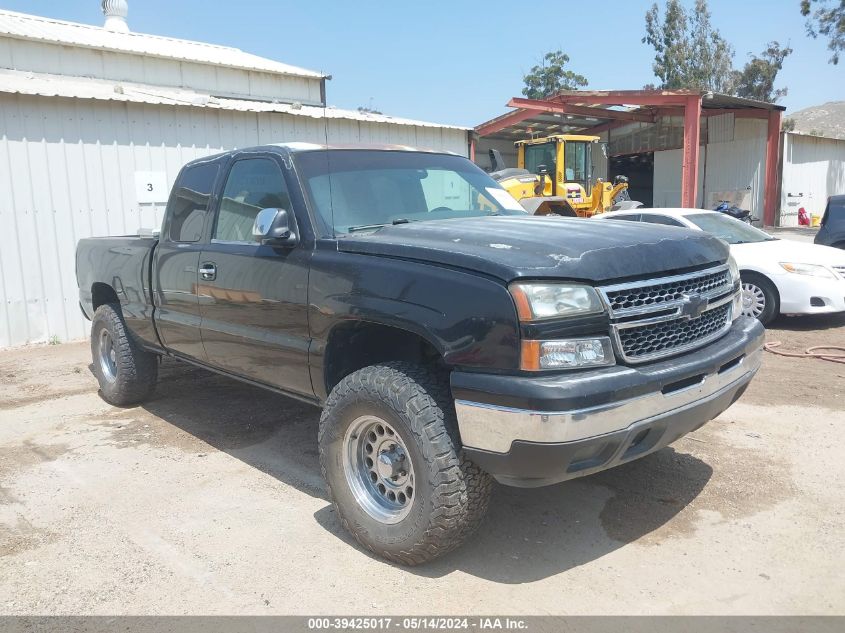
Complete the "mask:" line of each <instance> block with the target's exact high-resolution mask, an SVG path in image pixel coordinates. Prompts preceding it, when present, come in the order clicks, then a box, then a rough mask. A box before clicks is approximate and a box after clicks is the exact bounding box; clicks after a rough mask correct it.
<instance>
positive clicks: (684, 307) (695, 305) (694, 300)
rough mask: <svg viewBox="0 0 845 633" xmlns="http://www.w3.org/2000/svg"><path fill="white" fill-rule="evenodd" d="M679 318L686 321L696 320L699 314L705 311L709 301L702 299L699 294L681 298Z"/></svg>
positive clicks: (686, 295)
mask: <svg viewBox="0 0 845 633" xmlns="http://www.w3.org/2000/svg"><path fill="white" fill-rule="evenodd" d="M681 301H682V303H681V316H683V317H685V318H687V319H697V318H698V317H700V316H701V313H702V312H704V311H705V310H706V309H707V306H708V304H709V303H710V300H709V299H708V298H707V297H702V296H701V295H699V294H694V295H688V294H685V295H683V296H682V297H681Z"/></svg>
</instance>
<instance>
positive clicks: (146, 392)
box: [91, 304, 158, 406]
mask: <svg viewBox="0 0 845 633" xmlns="http://www.w3.org/2000/svg"><path fill="white" fill-rule="evenodd" d="M91 356H92V359H93V361H94V375H95V376H96V377H97V381H98V382H99V383H100V393H102V394H103V399H104V400H105V401H106V402H108V403H109V404H114V405H117V406H126V405H130V404H137V403H138V402H141V401H143V400H145V399H146V398H148V397H149V396H150V394H151V393H152V392H153V389H154V388H155V384H156V380H158V356H157V355H156V354H152V353H150V352H146V351H144V350H143V349H141V347H140V346H139V345H138V344H137V343H136V342H135V341H134V340H133V339H132V337H131V336H130V334H129V332H128V331H127V329H126V324H125V323H124V322H123V316H122V314H121V312H120V306H119V305H117V304H105V305H101V306H100V307H99V308H97V311H96V312H95V313H94V319H93V320H92V323H91Z"/></svg>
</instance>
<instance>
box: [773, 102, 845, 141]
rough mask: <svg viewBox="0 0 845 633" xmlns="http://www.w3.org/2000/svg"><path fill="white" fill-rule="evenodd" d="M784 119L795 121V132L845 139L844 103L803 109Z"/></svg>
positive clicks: (829, 103)
mask: <svg viewBox="0 0 845 633" xmlns="http://www.w3.org/2000/svg"><path fill="white" fill-rule="evenodd" d="M784 118H786V119H792V120H794V121H795V131H796V132H803V133H804V134H818V135H820V136H831V137H834V138H845V101H830V102H828V103H825V104H822V105H818V106H813V107H811V108H804V109H803V110H798V112H791V113H788V114H787V115H786V116H785V117H784Z"/></svg>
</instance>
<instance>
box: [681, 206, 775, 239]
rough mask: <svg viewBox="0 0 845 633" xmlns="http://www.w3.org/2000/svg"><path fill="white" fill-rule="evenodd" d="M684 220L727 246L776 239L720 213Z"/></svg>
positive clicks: (705, 214)
mask: <svg viewBox="0 0 845 633" xmlns="http://www.w3.org/2000/svg"><path fill="white" fill-rule="evenodd" d="M686 218H687V220H689V221H690V222H692V223H693V224H695V225H696V226H697V227H698V228H700V229H701V230H702V231H707V232H708V233H710V234H711V235H714V236H715V237H718V238H719V239H720V240H724V241H726V242H727V243H728V244H751V243H753V242H766V241H771V240H775V239H777V238H775V237H772V236H771V235H769V234H768V233H764V232H763V231H761V230H760V229H755V228H754V227H753V226H751V225H750V224H746V223H745V222H740V221H739V220H735V219H734V218H729V217H728V216H726V215H723V214H721V213H696V214H694V215H688V216H686Z"/></svg>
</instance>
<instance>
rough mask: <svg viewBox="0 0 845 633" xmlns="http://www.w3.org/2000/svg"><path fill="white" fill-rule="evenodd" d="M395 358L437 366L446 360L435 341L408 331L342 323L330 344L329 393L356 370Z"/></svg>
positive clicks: (326, 366) (327, 359)
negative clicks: (436, 346)
mask: <svg viewBox="0 0 845 633" xmlns="http://www.w3.org/2000/svg"><path fill="white" fill-rule="evenodd" d="M393 360H404V361H409V362H413V363H418V364H421V365H426V364H430V365H435V366H436V365H439V364H440V365H442V362H443V358H442V356H441V355H440V353H439V352H438V351H437V349H436V348H435V347H434V346H433V345H432V344H431V343H429V342H428V341H427V340H425V339H424V338H423V337H422V336H420V335H418V334H414V333H413V332H409V331H408V330H402V329H400V328H395V327H391V326H388V325H381V324H377V323H368V322H361V321H358V322H350V323H343V324H340V325H338V326H337V327H335V328H334V329H333V330H332V332H331V334H330V335H329V341H328V344H327V345H326V355H325V362H324V370H323V375H324V376H325V381H326V393H330V392H331V390H332V389H333V388H334V386H335V385H336V384H337V383H339V382H340V381H341V380H343V379H344V378H345V377H346V376H348V375H349V374H351V373H352V372H354V371H358V370H359V369H362V368H364V367H367V366H369V365H375V364H377V363H383V362H387V361H393Z"/></svg>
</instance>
